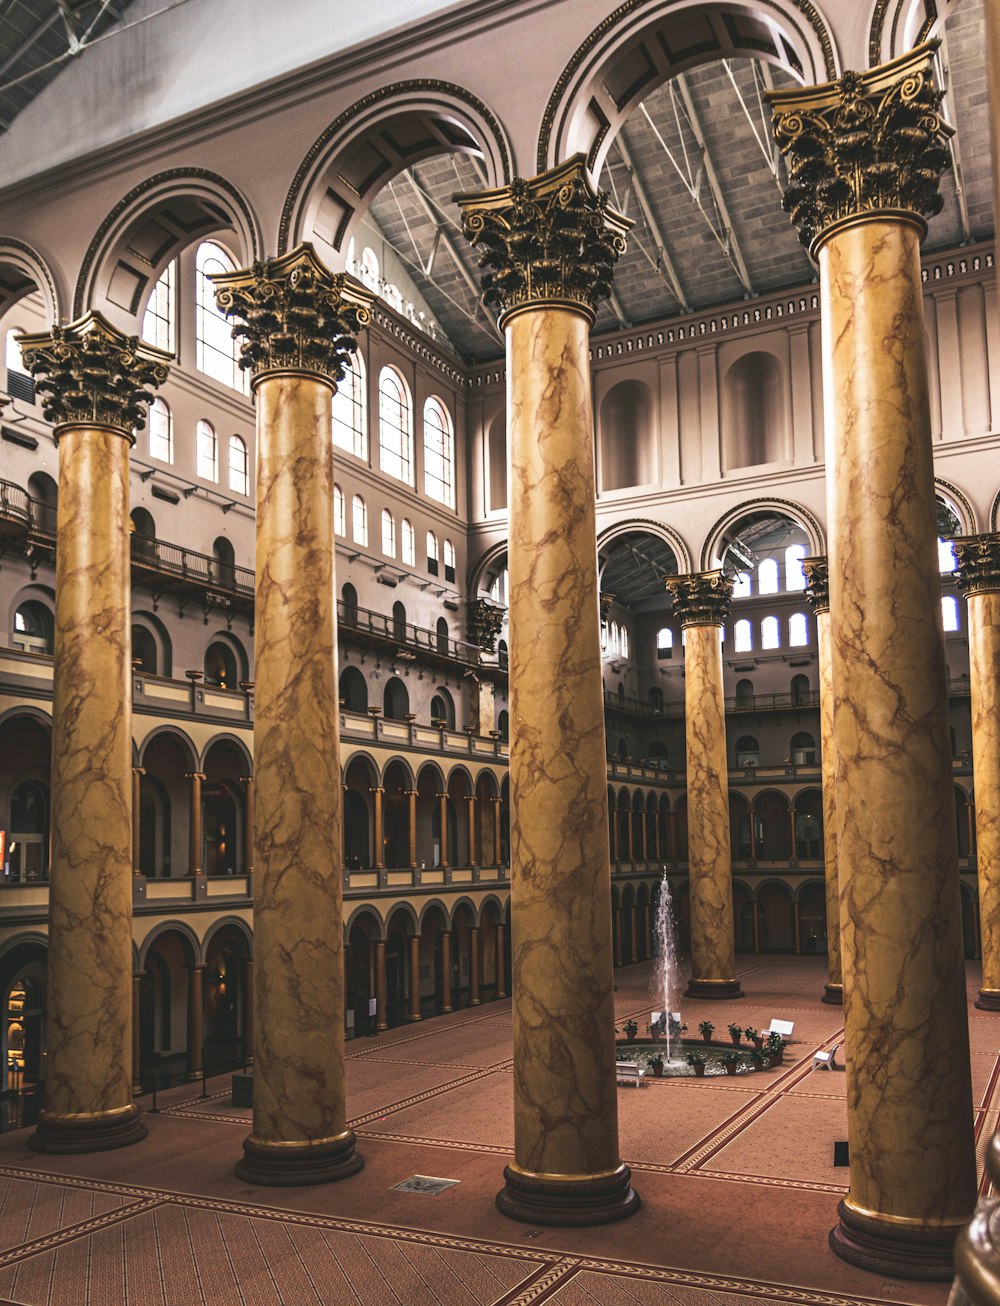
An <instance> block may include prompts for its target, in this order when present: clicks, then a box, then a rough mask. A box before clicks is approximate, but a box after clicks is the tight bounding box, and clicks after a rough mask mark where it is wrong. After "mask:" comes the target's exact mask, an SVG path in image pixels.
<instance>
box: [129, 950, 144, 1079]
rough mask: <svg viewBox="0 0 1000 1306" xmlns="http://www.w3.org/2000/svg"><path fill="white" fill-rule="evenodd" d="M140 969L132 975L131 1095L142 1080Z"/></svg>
mask: <svg viewBox="0 0 1000 1306" xmlns="http://www.w3.org/2000/svg"><path fill="white" fill-rule="evenodd" d="M142 974H143V973H142V971H141V970H139V971H135V972H134V973H133V975H132V1095H133V1096H137V1095H138V1094H139V1093H141V1092H142V1080H141V1079H140V1077H139V1061H140V1048H141V1041H140V1035H141V1027H140V1023H139V1022H140V1010H141V1007H140V1001H141V990H142Z"/></svg>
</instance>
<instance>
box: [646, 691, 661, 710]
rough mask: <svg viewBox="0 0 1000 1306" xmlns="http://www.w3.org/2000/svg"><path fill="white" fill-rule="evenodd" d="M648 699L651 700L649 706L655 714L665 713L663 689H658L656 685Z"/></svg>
mask: <svg viewBox="0 0 1000 1306" xmlns="http://www.w3.org/2000/svg"><path fill="white" fill-rule="evenodd" d="M647 697H648V698H649V706H650V707H651V708H652V709H653V711H654V712H662V711H663V690H662V689H659V688H657V687H656V686H655V685H654V686H653V688H652V689H651V690H650V691H649V694H648V695H647Z"/></svg>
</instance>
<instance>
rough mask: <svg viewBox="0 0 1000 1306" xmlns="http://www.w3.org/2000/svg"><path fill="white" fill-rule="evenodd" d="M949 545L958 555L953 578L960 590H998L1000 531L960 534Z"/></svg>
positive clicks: (997, 591) (993, 591)
mask: <svg viewBox="0 0 1000 1306" xmlns="http://www.w3.org/2000/svg"><path fill="white" fill-rule="evenodd" d="M952 545H953V546H954V549H955V557H956V558H957V559H958V569H957V570H956V572H955V580H956V582H957V584H958V588H959V589H960V590H961V591H962V593H963V594H965V595H970V594H996V593H1000V532H994V533H993V534H991V535H960V536H959V537H958V539H955V540H952Z"/></svg>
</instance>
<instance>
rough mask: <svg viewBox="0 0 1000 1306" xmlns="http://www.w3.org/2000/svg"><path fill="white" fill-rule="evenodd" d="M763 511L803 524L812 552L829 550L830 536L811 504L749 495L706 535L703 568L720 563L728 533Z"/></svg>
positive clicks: (814, 553) (702, 557)
mask: <svg viewBox="0 0 1000 1306" xmlns="http://www.w3.org/2000/svg"><path fill="white" fill-rule="evenodd" d="M763 514H773V515H774V516H775V517H785V518H788V519H789V520H790V521H792V522H794V523H795V525H797V526H800V527H801V528H802V530H803V531H804V532H805V534H806V536H807V538H808V541H809V549H810V554H811V555H812V556H818V555H820V554H824V553H826V539H825V536H824V534H823V528H822V526H821V525H820V524H819V521H818V520H817V519H816V517H814V516H813V514H812V513H811V512H810V511H809V509H808V508H804V507H802V505H801V504H798V503H793V502H792V501H791V500H790V499H747V500H744V502H743V503H741V504H739V505H738V506H737V507H735V508H731V509H730V510H729V511H728V512H727V513H726V514H725V515H724V516H722V517H720V518H719V520H718V521H717V522H716V523H715V525H714V526H713V527H712V529H711V530H710V531H709V532H708V534H707V535H706V537H705V543H704V544H703V545H702V550H701V560H700V570H701V571H708V570H710V569H711V568H712V567H717V566H718V565H719V563H718V562H717V561H716V559H718V558H719V557H721V553H722V552H723V551H724V548H725V541H726V537H727V535H728V533H729V532H730V530H731V529H732V528H733V527H734V526H736V525H738V524H739V523H740V522H741V521H742V519H743V518H744V517H750V516H753V515H763Z"/></svg>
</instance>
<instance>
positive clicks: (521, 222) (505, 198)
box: [454, 154, 632, 322]
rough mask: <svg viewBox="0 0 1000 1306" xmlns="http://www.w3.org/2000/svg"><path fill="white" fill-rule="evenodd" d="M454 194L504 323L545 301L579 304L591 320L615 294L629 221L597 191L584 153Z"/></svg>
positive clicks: (489, 300)
mask: <svg viewBox="0 0 1000 1306" xmlns="http://www.w3.org/2000/svg"><path fill="white" fill-rule="evenodd" d="M454 198H455V203H456V204H458V205H459V207H460V208H461V210H462V224H463V226H464V228H465V234H466V235H467V236H468V238H469V240H470V241H471V242H472V244H473V245H475V246H476V248H477V249H478V251H479V267H480V269H481V271H482V283H483V301H484V303H486V304H488V305H493V306H494V307H496V308H497V309H499V311H500V319H501V322H502V321H503V320H504V319H505V318H506V317H509V316H510V314H511V313H513V312H516V311H517V310H519V309H525V308H536V307H539V306H541V305H545V304H551V305H560V304H561V305H570V306H572V307H574V308H577V309H580V308H582V309H583V310H584V311H585V312H586V313H587V315H588V316H589V317H590V318H591V320H592V319H593V316H594V306H595V305H596V304H598V303H600V301H601V300H602V299H606V298H607V297H608V295H610V294H611V278H612V273H613V271H614V266H615V264H616V263H617V262H618V259H619V258H620V257H621V255H622V254H623V253H624V252H625V235H626V232H627V231H628V230H629V228H630V227H631V226H632V223H631V222H630V221H629V219H628V218H626V217H623V216H622V215H621V214H620V213H616V212H615V211H614V209H611V208H609V207H608V197H607V195H606V193H605V192H604V191H595V190H594V188H593V186H592V185H591V184H590V180H589V178H588V177H587V164H586V159H585V158H584V156H583V155H582V154H575V155H574V156H573V157H572V158H571V159H567V161H566V162H565V163H561V164H560V165H559V166H558V167H556V168H550V169H549V171H548V172H543V173H541V174H540V175H539V176H537V177H531V178H529V179H527V180H525V179H524V178H523V177H515V179H514V180H513V181H512V182H511V183H510V185H508V186H502V187H500V188H499V189H498V190H486V191H478V192H470V193H467V194H464V195H456V196H455V197H454Z"/></svg>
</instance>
